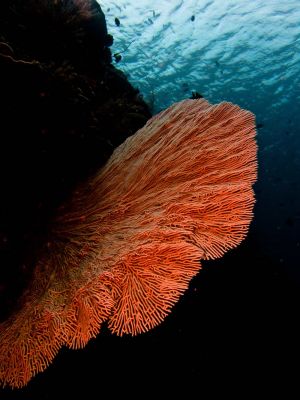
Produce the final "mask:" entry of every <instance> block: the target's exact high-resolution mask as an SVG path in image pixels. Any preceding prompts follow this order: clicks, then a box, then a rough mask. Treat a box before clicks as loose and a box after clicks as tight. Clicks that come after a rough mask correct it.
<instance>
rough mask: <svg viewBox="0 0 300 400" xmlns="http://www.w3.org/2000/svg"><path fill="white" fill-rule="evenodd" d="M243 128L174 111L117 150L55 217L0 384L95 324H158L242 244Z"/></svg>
mask: <svg viewBox="0 0 300 400" xmlns="http://www.w3.org/2000/svg"><path fill="white" fill-rule="evenodd" d="M256 153H257V146H256V142H255V122H254V116H253V114H251V113H250V112H248V111H245V110H242V109H241V108H239V107H238V106H236V105H233V104H231V103H225V102H224V103H221V104H217V105H211V104H209V103H208V102H207V101H205V100H204V99H198V100H185V101H182V102H179V103H176V104H174V105H172V106H171V107H170V108H168V109H167V110H165V111H163V112H161V113H160V114H158V115H156V116H154V117H153V118H151V119H150V120H149V121H148V122H147V124H146V125H145V126H144V127H143V128H142V129H140V130H139V131H138V132H137V133H136V134H135V135H133V136H131V137H129V138H128V139H127V140H126V141H125V142H124V143H123V144H122V145H121V146H119V147H118V148H117V149H116V150H115V151H114V153H113V155H112V156H111V158H110V159H109V161H108V162H107V164H106V165H105V166H104V168H102V169H101V170H100V171H99V172H98V173H97V174H96V175H95V176H94V177H93V178H92V179H90V180H89V182H87V183H86V184H85V185H82V187H80V188H78V190H77V191H76V192H75V193H74V196H73V198H72V200H71V201H70V202H69V203H68V204H65V205H64V207H62V208H61V209H60V211H59V215H58V217H57V218H56V220H55V223H54V225H53V229H52V232H51V239H50V240H49V242H48V243H47V246H45V249H44V252H43V256H42V257H41V259H40V261H39V263H38V265H37V266H36V270H35V274H34V277H33V281H32V285H31V287H30V288H28V290H27V291H26V294H24V297H23V299H22V304H23V307H22V308H21V309H20V310H19V311H18V312H17V313H15V314H14V315H12V316H11V318H10V319H9V320H7V321H6V322H4V323H3V324H2V325H1V326H0V381H1V383H2V385H10V386H12V387H21V386H23V385H25V384H26V383H27V382H28V381H29V380H30V379H31V378H32V376H34V375H35V374H36V373H37V372H40V371H43V370H44V369H45V368H46V367H47V365H48V364H49V363H50V362H51V361H52V360H53V358H54V356H55V355H56V353H57V352H58V350H59V348H60V347H61V346H63V345H67V346H68V347H71V348H80V347H83V346H85V345H86V343H87V342H88V341H89V339H91V338H92V337H95V336H96V335H97V334H98V333H99V330H100V326H101V324H102V323H103V322H104V321H106V322H107V324H108V327H109V328H110V330H111V331H112V332H114V333H116V334H117V335H123V334H132V335H136V334H139V333H141V332H145V331H148V330H149V329H151V328H153V327H154V326H156V325H157V324H159V323H160V322H161V321H162V320H163V319H164V318H165V316H166V315H167V314H168V313H169V312H170V309H171V307H172V306H173V304H174V303H175V302H176V301H177V300H178V298H179V296H180V295H181V294H182V293H183V292H184V291H185V290H186V288H187V286H188V284H189V281H190V280H191V278H192V277H193V276H194V275H195V274H196V273H197V272H198V271H199V269H200V260H201V259H209V258H217V257H221V256H222V255H223V254H224V253H225V252H226V251H227V250H229V249H230V248H233V247H235V246H237V245H238V244H239V243H240V242H241V241H242V239H243V238H244V237H245V236H246V234H247V230H248V227H249V223H250V221H251V219H252V216H253V205H254V201H255V200H254V193H253V189H252V185H253V183H254V182H255V180H256V175H257V160H256Z"/></svg>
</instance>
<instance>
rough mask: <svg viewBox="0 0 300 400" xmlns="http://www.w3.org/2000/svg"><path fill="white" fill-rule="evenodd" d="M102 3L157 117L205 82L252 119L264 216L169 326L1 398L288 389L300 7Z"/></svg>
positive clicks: (294, 309) (190, 294)
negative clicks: (251, 116)
mask: <svg viewBox="0 0 300 400" xmlns="http://www.w3.org/2000/svg"><path fill="white" fill-rule="evenodd" d="M100 4H101V5H103V10H104V12H105V13H106V17H107V22H108V28H109V31H110V32H111V33H112V34H113V35H114V37H115V44H114V47H113V51H115V52H120V51H123V53H122V56H123V58H122V60H121V61H120V63H119V64H118V67H119V68H121V69H122V70H124V71H125V72H126V73H127V74H128V77H129V79H130V80H131V82H132V83H133V84H134V85H136V86H138V87H140V88H141V90H142V93H143V94H144V96H145V99H147V100H148V101H149V102H151V104H152V106H153V110H154V111H155V112H156V111H158V110H160V109H162V108H165V107H167V106H168V105H169V104H171V103H173V102H174V101H178V100H181V99H183V98H186V97H189V96H190V95H191V91H192V90H197V91H199V92H200V93H201V94H203V95H204V96H205V97H206V98H207V99H208V100H209V101H210V102H213V103H214V102H219V101H222V100H227V101H232V102H234V103H237V104H239V105H240V106H242V107H244V108H247V109H249V110H251V111H252V112H254V113H255V114H256V116H257V123H258V124H259V129H258V137H257V140H258V144H259V179H258V182H257V184H256V185H255V191H256V198H257V203H256V206H255V218H254V220H253V223H252V224H251V227H250V232H249V235H248V238H247V239H246V240H245V241H244V242H243V243H242V245H241V246H239V248H237V249H236V250H233V251H230V252H229V253H228V254H226V255H225V256H224V257H223V258H222V259H220V260H216V261H209V262H205V263H204V264H203V270H202V271H201V272H200V273H199V275H198V276H197V277H196V278H195V279H194V280H193V281H192V283H191V285H190V288H189V290H188V291H187V293H186V294H185V295H184V296H183V297H182V298H181V300H180V301H179V303H178V304H177V305H176V306H175V307H174V309H173V312H172V313H171V315H170V316H168V317H167V318H166V320H165V321H164V323H163V324H161V326H159V327H157V328H156V329H154V330H153V331H151V332H149V333H146V334H143V335H140V336H138V337H134V338H131V337H125V338H119V337H115V336H113V335H111V334H110V333H108V332H107V331H106V330H105V328H104V329H103V332H102V334H100V335H99V336H98V338H97V339H95V340H92V341H91V342H90V343H89V344H88V345H87V346H86V348H85V349H84V350H79V351H70V350H66V349H64V350H63V351H61V352H60V353H59V355H58V356H57V358H56V359H55V361H54V362H53V364H52V365H51V366H50V367H49V368H48V369H47V370H46V371H45V372H44V373H43V374H40V375H38V376H37V377H36V378H35V379H33V380H32V381H31V382H30V383H29V385H28V386H27V387H26V388H24V389H22V390H19V391H13V392H12V391H9V390H5V391H3V392H1V395H2V397H1V398H3V399H4V398H7V399H54V398H61V397H62V396H63V397H68V398H69V397H72V396H75V395H77V394H79V395H81V396H82V397H84V398H86V399H92V398H97V399H98V398H103V397H104V396H107V395H109V396H111V397H121V398H123V397H125V396H130V397H139V398H144V397H145V396H146V394H147V395H148V394H151V395H154V396H155V397H159V396H161V395H163V394H166V395H167V396H169V397H171V396H172V395H173V394H174V393H175V394H178V393H179V390H180V389H181V390H183V391H184V393H185V394H184V398H190V397H191V395H190V394H189V393H190V392H194V393H197V397H198V396H199V397H203V398H207V396H206V395H204V393H205V392H206V390H207V389H208V390H209V391H210V394H211V395H212V394H213V393H215V392H218V393H222V394H223V395H225V394H234V393H235V394H238V395H239V397H241V398H243V397H244V395H245V394H249V393H250V392H251V393H252V394H253V395H255V396H256V397H257V396H258V394H259V395H268V394H270V391H273V390H274V388H275V389H277V388H279V387H282V386H283V387H285V388H286V390H288V389H289V388H291V387H292V386H293V384H295V383H297V372H298V366H297V363H298V360H299V353H300V352H299V334H300V330H299V327H298V318H299V289H300V269H299V265H300V226H299V225H300V188H299V176H300V146H299V145H300V136H299V133H300V116H299V115H300V113H299V100H300V86H299V84H300V81H299V79H300V78H299V77H300V51H299V50H300V5H299V1H297V0H294V1H292V0H289V1H285V2H282V1H279V0H278V1H277V0H274V1H268V2H265V1H260V0H256V1H253V2H244V1H233V0H232V1H229V0H228V1H222V2H219V1H217V0H215V1H212V0H211V1H206V0H204V1H200V0H198V1H196V0H195V1H192V0H188V1H180V0H174V1H172V2H169V1H155V0H152V1H151V2H150V1H149V2H147V1H140V2H130V1H125V0H124V1H118V2H110V1H108V0H105V1H101V2H100ZM193 15H194V20H193V21H192V19H191V17H192V16H193ZM115 17H118V18H119V20H120V26H116V24H115V20H114V18H115ZM130 43H131V44H130ZM129 44H130V46H129ZM127 46H129V47H128V48H127ZM295 393H296V394H298V393H299V389H296V392H295ZM285 398H287V395H286V397H285ZM288 398H289V397H288Z"/></svg>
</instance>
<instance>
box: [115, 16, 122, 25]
mask: <svg viewBox="0 0 300 400" xmlns="http://www.w3.org/2000/svg"><path fill="white" fill-rule="evenodd" d="M115 24H116V26H120V25H121V22H120V20H119V18H117V17H116V18H115Z"/></svg>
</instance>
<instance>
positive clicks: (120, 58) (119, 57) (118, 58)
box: [114, 53, 122, 63]
mask: <svg viewBox="0 0 300 400" xmlns="http://www.w3.org/2000/svg"><path fill="white" fill-rule="evenodd" d="M114 59H115V62H116V63H118V62H120V61H121V60H122V56H121V54H120V53H115V54H114Z"/></svg>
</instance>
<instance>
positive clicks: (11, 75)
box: [0, 0, 151, 320]
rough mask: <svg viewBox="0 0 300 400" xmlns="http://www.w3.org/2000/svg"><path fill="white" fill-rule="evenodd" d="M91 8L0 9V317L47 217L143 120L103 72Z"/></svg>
mask: <svg viewBox="0 0 300 400" xmlns="http://www.w3.org/2000/svg"><path fill="white" fill-rule="evenodd" d="M112 41H113V38H112V37H111V36H110V35H108V33H107V29H106V22H105V17H104V14H103V12H102V10H101V8H100V6H99V4H98V3H97V2H96V1H94V0H52V1H49V0H38V1H37V0H35V1H33V0H27V1H24V0H10V1H8V0H2V1H1V3H0V100H1V103H0V104H1V109H0V118H1V120H0V121H1V131H0V135H1V136H0V138H1V139H0V140H1V141H0V163H1V165H0V179H1V182H0V185H1V186H0V304H1V312H0V319H1V320H3V319H5V318H6V317H7V315H8V314H9V313H10V312H11V311H12V309H13V307H14V306H15V304H16V300H17V298H18V297H19V295H20V293H21V292H22V291H23V290H24V288H25V287H26V284H27V282H28V280H29V279H30V276H31V273H32V269H33V267H34V264H35V259H36V257H38V249H39V247H40V245H41V243H43V242H44V241H46V240H47V230H48V229H49V224H51V218H52V217H53V215H54V214H55V209H56V208H57V207H58V206H59V205H60V204H61V203H62V202H63V201H65V200H66V199H67V198H68V197H69V196H70V194H71V193H72V190H74V188H75V187H76V185H78V184H79V183H80V182H81V181H83V180H85V179H87V178H88V176H90V175H91V174H93V172H94V171H95V170H96V169H98V168H99V167H101V165H103V164H104V163H105V162H106V161H107V159H108V158H109V156H110V155H111V153H112V151H113V150H114V148H115V147H117V146H118V145H119V144H120V143H122V142H123V141H124V139H125V138H126V137H127V136H129V135H131V134H133V133H134V132H135V131H136V130H137V129H139V128H140V127H142V126H143V125H144V124H145V122H146V121H147V119H148V118H149V117H150V116H151V115H150V111H149V109H148V107H147V105H146V104H145V103H144V102H143V101H142V99H141V97H140V95H139V92H138V90H137V89H135V88H133V87H132V86H131V85H130V84H129V82H128V81H127V79H126V77H125V75H124V74H123V73H122V72H121V71H120V70H117V69H116V68H115V67H114V66H113V65H112V64H111V52H110V50H109V46H110V45H111V44H112Z"/></svg>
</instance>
